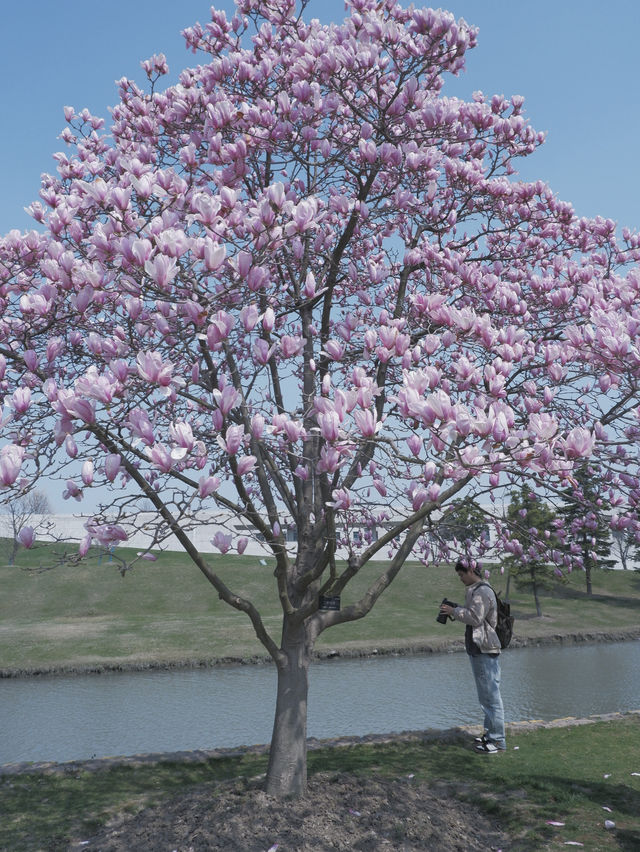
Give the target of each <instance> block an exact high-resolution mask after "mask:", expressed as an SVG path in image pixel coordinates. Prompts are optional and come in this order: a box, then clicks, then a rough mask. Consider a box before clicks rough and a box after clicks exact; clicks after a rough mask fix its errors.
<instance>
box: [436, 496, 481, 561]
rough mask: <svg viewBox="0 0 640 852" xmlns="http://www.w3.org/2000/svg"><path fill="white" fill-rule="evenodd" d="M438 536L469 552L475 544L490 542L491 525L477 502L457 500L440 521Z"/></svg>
mask: <svg viewBox="0 0 640 852" xmlns="http://www.w3.org/2000/svg"><path fill="white" fill-rule="evenodd" d="M437 534H438V535H439V536H440V538H442V539H444V540H445V541H457V542H458V543H459V544H460V545H462V546H463V548H464V549H465V550H468V549H470V548H471V547H472V545H474V544H478V543H479V542H483V541H484V542H488V541H489V524H488V522H487V517H486V515H485V513H484V512H483V511H482V509H481V508H480V506H478V504H477V503H476V502H475V500H455V501H454V502H453V503H451V505H450V506H449V507H448V508H447V509H446V511H445V512H444V513H443V515H442V517H441V518H440V520H439V521H438V524H437Z"/></svg>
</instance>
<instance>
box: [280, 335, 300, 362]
mask: <svg viewBox="0 0 640 852" xmlns="http://www.w3.org/2000/svg"><path fill="white" fill-rule="evenodd" d="M303 345H304V342H303V340H302V338H301V337H300V335H297V334H296V335H293V336H291V335H288V334H285V335H283V337H282V338H281V340H280V351H281V352H282V356H283V358H294V357H295V356H296V355H299V354H300V352H301V351H302V347H303Z"/></svg>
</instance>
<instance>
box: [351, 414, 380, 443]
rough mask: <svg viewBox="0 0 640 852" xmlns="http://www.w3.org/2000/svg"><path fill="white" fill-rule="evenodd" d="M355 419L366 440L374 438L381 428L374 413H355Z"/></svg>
mask: <svg viewBox="0 0 640 852" xmlns="http://www.w3.org/2000/svg"><path fill="white" fill-rule="evenodd" d="M353 419H354V420H355V423H356V426H357V427H358V429H359V431H360V432H361V433H362V435H363V437H365V438H372V437H373V436H374V435H375V434H376V432H377V431H378V430H379V429H380V426H381V424H380V423H379V422H378V421H377V420H376V415H375V413H374V412H373V411H354V413H353Z"/></svg>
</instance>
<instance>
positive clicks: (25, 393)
mask: <svg viewBox="0 0 640 852" xmlns="http://www.w3.org/2000/svg"><path fill="white" fill-rule="evenodd" d="M11 404H12V405H13V408H14V410H15V412H16V414H17V415H18V416H20V415H21V414H24V413H25V412H26V411H27V409H28V408H29V406H30V405H31V390H30V389H29V388H18V389H17V390H15V391H14V392H13V394H12V396H11Z"/></svg>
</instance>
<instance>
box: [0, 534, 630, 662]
mask: <svg viewBox="0 0 640 852" xmlns="http://www.w3.org/2000/svg"><path fill="white" fill-rule="evenodd" d="M123 554H124V555H125V556H126V554H127V551H126V550H124V549H123ZM131 555H133V553H132V554H131ZM54 558H55V557H54V552H53V548H46V547H45V548H40V549H38V550H36V551H25V550H22V551H21V552H20V553H19V555H18V560H17V564H16V565H13V566H9V565H6V564H4V565H1V566H0V584H1V588H2V590H3V592H2V596H1V597H0V670H2V671H3V672H4V673H16V672H21V671H31V670H46V669H50V668H57V667H66V668H85V667H91V666H100V665H107V666H111V665H144V664H147V663H168V664H174V663H178V662H181V661H211V660H215V659H225V658H235V659H237V658H251V657H254V656H262V655H263V654H264V650H263V648H262V646H261V645H260V643H259V642H258V641H257V639H256V638H255V636H254V634H253V630H252V628H251V625H250V623H249V620H248V619H247V618H246V616H244V615H242V614H241V613H238V612H236V611H235V610H232V609H231V608H229V607H228V606H227V605H225V604H223V603H222V602H221V601H220V600H219V599H218V598H217V596H216V593H215V591H214V589H213V588H212V587H211V586H210V585H209V583H208V582H207V581H206V579H205V578H204V577H203V576H202V575H201V574H200V573H199V572H198V571H197V570H196V569H195V568H194V567H193V565H192V564H191V563H190V562H189V560H188V559H187V558H186V557H185V556H184V555H182V554H180V553H165V554H162V555H160V556H159V558H158V560H157V561H156V562H142V563H139V564H138V565H137V567H136V568H135V569H134V570H132V571H128V572H127V573H126V575H125V576H124V577H123V576H121V575H120V573H119V572H118V570H117V567H116V565H115V563H113V562H110V561H109V559H108V557H102V558H98V557H97V556H96V557H94V558H92V559H89V560H88V561H87V562H86V563H85V564H83V565H80V566H69V565H67V566H60V567H57V568H55V569H53V570H51V571H43V572H41V573H38V572H34V571H33V569H37V568H38V567H39V566H40V565H42V566H46V565H47V564H50V563H52V562H53V561H54ZM263 562H266V564H261V560H260V559H259V558H257V557H247V556H233V557H224V556H218V555H212V556H211V557H210V563H211V564H212V565H213V566H215V569H216V570H217V571H218V572H219V573H220V574H221V576H222V577H223V578H224V579H225V581H226V582H227V583H228V584H229V585H230V587H231V588H232V589H233V590H234V591H237V592H239V593H240V594H243V595H246V596H248V597H250V598H251V599H252V600H254V601H256V602H258V603H259V606H260V609H261V611H262V612H263V613H264V619H265V623H266V625H267V627H268V629H269V630H270V631H271V632H272V635H273V636H274V637H276V639H277V637H278V636H279V631H280V626H279V625H280V613H279V604H278V600H277V597H276V593H275V585H274V579H273V567H274V565H273V560H263ZM378 567H379V566H378ZM375 573H376V565H375V564H372V565H371V566H369V567H368V568H367V569H366V570H365V571H363V573H362V575H361V576H360V577H358V578H356V580H355V581H354V583H353V584H352V586H350V587H349V588H348V589H347V590H346V591H345V593H344V594H343V603H344V604H349V603H350V602H351V601H353V600H355V599H357V597H358V596H359V594H360V593H361V592H362V591H363V590H364V589H365V588H366V585H367V583H368V582H370V581H371V579H372V578H373V577H374V576H375ZM492 580H493V582H494V585H495V586H496V588H497V589H501V588H504V585H505V579H504V578H503V577H501V576H500V574H499V572H498V571H496V572H495V573H494V576H493V578H492ZM511 592H512V593H511V596H510V597H511V602H512V611H513V612H514V613H515V615H516V619H517V621H516V636H517V638H518V639H519V640H525V641H528V640H536V639H545V638H548V637H553V636H566V635H571V634H581V633H594V632H615V631H621V630H632V629H636V630H637V629H638V625H639V622H640V619H639V617H638V616H639V614H640V573H638V572H628V571H602V572H600V571H596V572H595V574H594V594H593V596H592V597H587V595H586V593H585V583H584V575H583V574H581V573H579V574H578V573H575V574H572V575H570V576H569V578H568V582H567V583H566V585H560V584H559V585H557V586H556V587H555V588H554V589H553V590H551V591H549V592H547V593H545V594H543V596H542V610H543V616H542V618H536V617H535V607H534V602H533V598H532V596H531V594H530V592H528V591H526V590H521V589H518V588H517V587H516V588H512V590H511ZM463 593H464V589H463V588H462V587H461V585H460V583H459V582H458V581H457V579H456V577H455V574H454V572H453V571H452V570H451V569H450V568H449V567H440V566H433V567H427V568H425V567H424V566H423V565H420V564H418V563H409V564H407V565H406V566H405V567H404V568H403V570H402V571H401V572H400V574H399V576H398V577H397V579H396V580H395V581H394V583H393V584H392V585H391V587H390V588H389V589H388V590H387V591H386V592H385V594H384V595H383V597H382V598H381V600H380V601H379V602H378V604H376V606H375V607H374V609H373V611H372V612H371V614H370V615H368V616H367V617H366V618H364V619H362V620H360V621H358V622H354V623H352V624H346V625H340V626H338V627H336V628H334V629H331V630H329V631H327V632H326V633H325V634H323V635H322V636H321V637H320V640H319V643H318V650H319V652H320V653H323V652H324V653H327V652H329V651H333V650H335V651H338V652H350V651H351V652H353V651H356V650H363V649H364V650H372V649H374V648H377V649H379V650H385V649H390V648H403V649H406V648H412V647H417V648H420V647H425V646H430V647H438V646H440V645H443V644H445V643H448V642H451V641H453V640H457V641H460V639H461V630H460V629H459V627H458V626H457V625H452V624H447V625H446V626H442V625H440V624H437V623H436V620H435V616H436V614H437V610H438V605H439V603H440V601H441V600H442V598H443V597H445V596H447V597H449V598H452V599H454V600H458V601H459V600H462V598H463Z"/></svg>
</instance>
